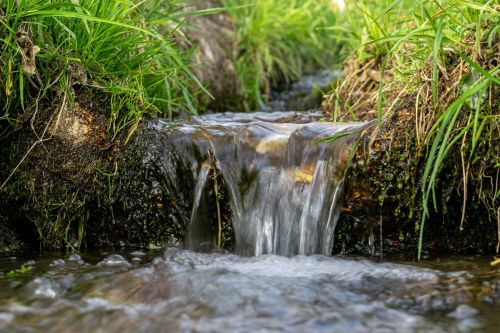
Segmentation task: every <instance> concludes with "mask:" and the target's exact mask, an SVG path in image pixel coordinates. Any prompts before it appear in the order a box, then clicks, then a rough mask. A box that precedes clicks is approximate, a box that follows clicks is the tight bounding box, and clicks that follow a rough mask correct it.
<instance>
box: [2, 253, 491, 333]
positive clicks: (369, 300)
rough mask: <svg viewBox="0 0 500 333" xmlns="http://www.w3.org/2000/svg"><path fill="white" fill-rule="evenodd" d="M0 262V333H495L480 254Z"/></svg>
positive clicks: (87, 256)
mask: <svg viewBox="0 0 500 333" xmlns="http://www.w3.org/2000/svg"><path fill="white" fill-rule="evenodd" d="M23 264H24V265H25V268H26V267H29V268H26V269H25V270H24V272H17V273H16V274H12V273H10V274H9V272H10V271H11V270H16V269H19V268H20V267H21V265H23ZM0 267H1V273H0V331H2V332H68V331H79V332H84V331H85V332H89V331H92V332H123V331H128V332H285V331H286V332H333V331H336V332H474V331H478V332H498V314H499V313H500V279H499V278H500V271H498V269H493V268H491V267H490V266H489V261H488V260H487V258H482V257H467V258H456V257H455V258H444V259H441V260H429V261H426V262H425V263H421V264H415V263H411V262H404V261H400V260H392V262H375V261H372V260H367V259H363V258H356V257H342V256H335V257H327V256H322V255H313V256H294V257H284V256H277V255H263V256H259V257H241V256H237V255H233V254H219V253H208V254H207V253H195V252H191V251H187V250H179V249H176V248H169V249H167V250H156V251H113V252H103V251H93V252H83V253H80V255H79V256H76V255H61V254H59V255H57V254H42V255H36V256H31V257H30V256H28V257H23V258H21V257H19V258H2V259H0Z"/></svg>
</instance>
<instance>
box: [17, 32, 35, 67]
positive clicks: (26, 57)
mask: <svg viewBox="0 0 500 333" xmlns="http://www.w3.org/2000/svg"><path fill="white" fill-rule="evenodd" d="M17 45H18V46H19V48H20V49H21V56H22V66H23V71H24V72H25V73H26V74H29V75H35V74H36V64H35V57H36V55H37V54H38V53H39V52H40V48H39V47H38V46H37V45H34V44H33V41H32V40H31V37H30V32H29V26H28V25H22V26H21V27H20V28H19V31H18V32H17Z"/></svg>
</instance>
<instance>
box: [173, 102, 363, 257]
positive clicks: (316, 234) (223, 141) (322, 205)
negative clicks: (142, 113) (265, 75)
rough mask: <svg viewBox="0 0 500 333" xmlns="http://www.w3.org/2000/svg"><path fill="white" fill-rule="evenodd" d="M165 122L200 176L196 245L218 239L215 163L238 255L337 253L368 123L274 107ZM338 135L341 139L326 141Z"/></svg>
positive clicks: (191, 242)
mask: <svg viewBox="0 0 500 333" xmlns="http://www.w3.org/2000/svg"><path fill="white" fill-rule="evenodd" d="M165 126H166V127H165V129H164V133H165V135H166V139H167V140H169V142H171V143H172V145H173V146H174V147H175V148H176V150H177V152H178V154H179V156H180V158H181V159H182V160H184V161H185V163H187V164H188V165H189V166H190V168H191V170H192V172H193V176H194V177H195V178H196V186H195V193H194V203H193V210H192V214H191V221H190V226H189V236H188V240H187V246H188V247H189V248H192V249H199V248H200V246H199V244H198V243H201V242H203V241H202V240H204V241H205V242H207V241H208V242H210V241H211V240H212V241H213V237H214V232H213V230H212V229H213V228H212V227H209V226H207V224H209V223H210V221H209V220H210V219H212V216H213V214H212V213H210V212H208V211H207V202H208V201H207V200H209V198H207V195H208V193H209V189H208V188H207V187H208V186H207V184H208V179H209V177H210V174H211V173H212V174H213V173H214V172H213V170H212V169H213V165H215V167H216V169H217V172H218V174H219V175H220V176H221V177H222V178H223V180H224V182H225V184H226V186H227V191H228V193H229V197H230V206H231V211H232V223H233V229H234V237H235V242H236V249H235V250H236V252H237V253H238V254H242V255H262V254H268V253H273V254H280V255H294V254H304V255H308V254H315V253H321V254H326V255H328V254H330V253H331V251H332V247H333V239H334V232H335V227H336V224H337V220H338V217H339V214H340V209H341V207H342V198H343V187H344V178H345V173H346V169H347V167H348V163H349V160H350V156H351V155H352V153H353V149H354V148H355V143H356V141H357V139H358V138H359V136H360V132H361V131H360V130H361V129H363V128H364V127H366V124H362V123H349V124H339V123H330V122H322V121H319V115H315V114H310V113H304V114H301V115H299V114H297V113H293V112H273V113H254V114H238V113H226V114H216V115H209V116H202V117H195V118H193V119H192V120H191V121H190V122H186V123H181V124H174V125H165ZM339 134H342V135H339ZM332 136H338V137H339V138H338V139H337V140H335V141H333V142H320V141H321V140H322V139H325V138H328V137H332ZM209 152H211V153H209ZM211 154H213V157H212V158H213V159H214V162H212V161H211V160H210V159H211V157H210V155H211ZM211 171H212V172H211ZM210 234H211V235H210Z"/></svg>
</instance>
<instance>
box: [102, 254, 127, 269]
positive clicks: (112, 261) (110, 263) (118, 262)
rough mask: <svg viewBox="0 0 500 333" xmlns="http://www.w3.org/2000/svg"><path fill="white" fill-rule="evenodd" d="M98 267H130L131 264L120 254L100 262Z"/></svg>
mask: <svg viewBox="0 0 500 333" xmlns="http://www.w3.org/2000/svg"><path fill="white" fill-rule="evenodd" d="M97 265H98V266H103V267H130V266H131V264H130V263H129V262H128V261H127V260H126V259H125V258H123V257H122V256H121V255H119V254H112V255H109V256H107V257H106V258H104V259H103V260H102V261H100V262H99V263H98V264H97Z"/></svg>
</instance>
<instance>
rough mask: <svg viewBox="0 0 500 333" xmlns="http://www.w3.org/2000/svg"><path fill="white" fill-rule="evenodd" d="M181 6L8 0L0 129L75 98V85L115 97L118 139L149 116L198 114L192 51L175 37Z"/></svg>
mask: <svg viewBox="0 0 500 333" xmlns="http://www.w3.org/2000/svg"><path fill="white" fill-rule="evenodd" d="M179 6H180V2H179V1H169V2H168V3H165V2H164V1H161V0H145V1H141V2H137V1H131V0H120V1H107V0H80V1H72V0H4V1H2V2H1V4H0V108H1V113H0V124H1V126H2V127H4V128H7V127H9V125H16V124H18V123H19V122H21V118H20V117H19V116H20V115H22V114H23V113H27V114H30V113H31V114H33V113H34V110H35V109H37V105H38V104H39V103H40V102H42V101H53V100H59V101H62V100H66V101H69V102H72V100H73V98H74V89H77V88H79V89H81V88H84V89H86V88H88V89H89V90H92V91H98V92H102V93H104V94H106V95H107V96H110V97H109V98H108V100H109V101H110V102H109V108H108V109H109V114H107V115H106V116H107V118H108V119H109V124H108V131H109V132H110V133H111V135H112V136H114V135H116V133H117V132H119V131H121V130H123V129H126V128H127V129H130V128H132V129H133V128H134V124H137V122H138V121H139V120H140V119H141V118H142V117H143V115H144V114H146V113H159V114H166V115H168V116H172V114H174V113H176V112H190V113H195V112H196V109H195V106H194V98H193V96H192V93H191V91H190V88H191V87H192V86H193V82H197V80H196V78H195V77H194V76H193V75H192V74H191V72H190V69H189V65H190V64H189V60H188V59H189V57H190V55H189V53H188V52H184V51H182V50H180V48H179V47H178V46H177V44H176V43H175V40H174V39H175V38H179V35H178V34H177V29H178V27H179V22H180V21H181V20H182V16H180V15H178V14H175V13H176V11H177V10H178V8H179ZM61 96H65V97H66V98H62V97H61ZM35 116H36V114H35ZM4 130H5V129H4Z"/></svg>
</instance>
